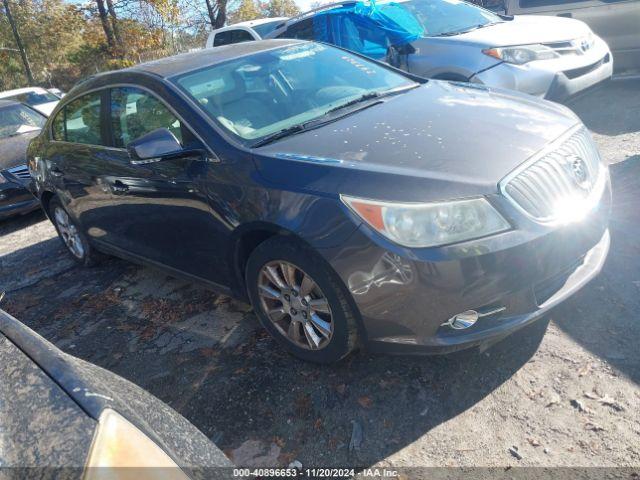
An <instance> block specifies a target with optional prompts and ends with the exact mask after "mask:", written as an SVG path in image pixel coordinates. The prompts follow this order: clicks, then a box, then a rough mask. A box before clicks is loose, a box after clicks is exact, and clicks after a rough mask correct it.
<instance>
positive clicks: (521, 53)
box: [482, 44, 560, 65]
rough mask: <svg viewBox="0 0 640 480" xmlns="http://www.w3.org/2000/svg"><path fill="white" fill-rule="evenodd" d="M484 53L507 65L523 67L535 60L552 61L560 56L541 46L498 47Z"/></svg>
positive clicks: (488, 49) (483, 51)
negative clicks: (512, 64)
mask: <svg viewBox="0 0 640 480" xmlns="http://www.w3.org/2000/svg"><path fill="white" fill-rule="evenodd" d="M482 53H484V54H485V55H489V56H490V57H493V58H497V59H498V60H502V61H503V62H507V63H514V64H516V65H523V64H525V63H528V62H533V61H534V60H550V59H552V58H558V57H559V56H560V55H559V54H558V53H557V52H555V51H554V50H553V49H551V48H549V47H547V46H545V45H540V44H533V45H522V46H517V47H496V48H487V49H485V50H482Z"/></svg>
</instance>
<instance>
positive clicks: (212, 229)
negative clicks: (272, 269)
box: [105, 87, 229, 285]
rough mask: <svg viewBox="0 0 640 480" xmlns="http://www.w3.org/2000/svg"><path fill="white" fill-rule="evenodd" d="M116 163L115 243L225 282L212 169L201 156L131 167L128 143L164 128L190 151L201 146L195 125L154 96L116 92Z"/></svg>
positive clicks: (110, 178) (111, 179) (111, 181)
mask: <svg viewBox="0 0 640 480" xmlns="http://www.w3.org/2000/svg"><path fill="white" fill-rule="evenodd" d="M109 105H110V108H109V112H110V113H109V130H110V136H111V137H112V146H113V147H114V148H113V149H112V154H111V165H110V168H109V174H108V175H107V176H105V183H106V185H107V186H108V189H109V191H110V194H111V198H112V201H111V204H112V205H113V212H112V215H111V218H110V222H109V230H108V238H109V240H110V243H111V244H112V245H113V246H115V247H117V248H119V249H121V250H124V251H125V252H128V253H132V254H134V255H136V256H139V257H142V258H144V259H146V260H150V261H152V262H156V263H158V264H162V265H163V266H168V267H170V268H173V269H176V270H179V271H181V272H184V273H187V274H190V275H195V276H198V277H201V278H204V279H207V280H210V281H212V282H215V283H218V284H221V285H226V284H227V283H228V282H227V281H226V280H227V279H228V278H229V277H228V269H227V263H226V243H225V242H226V239H227V232H226V229H225V228H224V225H223V223H222V222H221V221H220V220H219V219H218V218H217V217H216V216H215V215H214V214H213V212H212V210H211V208H210V207H209V204H208V202H207V197H206V194H205V191H204V187H203V181H204V179H205V177H206V175H207V171H208V169H209V168H215V165H214V164H211V163H208V162H207V161H205V160H204V159H203V157H201V156H198V155H191V156H184V157H180V158H172V159H165V160H161V161H158V162H155V163H147V164H138V165H134V164H132V163H131V160H130V158H129V155H128V153H127V150H126V146H127V145H128V144H129V143H130V142H131V141H133V140H135V139H137V138H139V137H141V136H142V135H144V134H146V133H149V132H151V131H153V130H156V129H158V128H167V129H169V130H170V131H171V132H172V133H173V134H174V135H175V136H176V138H177V139H178V140H179V141H180V143H181V144H182V145H183V147H185V148H186V149H193V148H198V147H202V144H201V143H200V141H199V140H198V139H196V138H195V137H194V136H193V134H192V133H191V131H190V130H189V128H188V127H187V126H186V125H184V124H183V123H182V122H181V121H180V120H179V119H178V118H177V116H176V115H174V114H173V113H172V111H171V110H170V109H169V108H168V107H167V106H166V105H165V104H164V103H163V102H162V101H161V100H159V99H158V98H157V97H156V96H154V95H153V94H151V93H149V92H147V91H146V90H141V89H138V88H134V87H122V88H113V89H111V91H110V101H109Z"/></svg>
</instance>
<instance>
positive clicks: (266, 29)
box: [251, 20, 285, 38]
mask: <svg viewBox="0 0 640 480" xmlns="http://www.w3.org/2000/svg"><path fill="white" fill-rule="evenodd" d="M284 22H285V21H284V20H274V21H273V22H267V23H263V24H261V25H254V26H253V27H251V28H253V29H254V30H255V31H256V33H257V34H258V35H260V37H262V38H264V36H265V35H266V34H268V33H271V32H273V31H274V30H275V29H276V27H277V26H278V25H281V24H282V23H284Z"/></svg>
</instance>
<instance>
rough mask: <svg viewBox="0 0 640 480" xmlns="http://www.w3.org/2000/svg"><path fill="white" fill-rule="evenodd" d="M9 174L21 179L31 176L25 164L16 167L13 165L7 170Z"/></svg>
mask: <svg viewBox="0 0 640 480" xmlns="http://www.w3.org/2000/svg"><path fill="white" fill-rule="evenodd" d="M7 172H9V173H10V174H11V175H13V176H14V177H16V178H21V179H23V180H27V179H29V178H31V174H30V173H29V168H28V167H27V166H26V165H18V166H17V167H13V168H10V169H8V170H7Z"/></svg>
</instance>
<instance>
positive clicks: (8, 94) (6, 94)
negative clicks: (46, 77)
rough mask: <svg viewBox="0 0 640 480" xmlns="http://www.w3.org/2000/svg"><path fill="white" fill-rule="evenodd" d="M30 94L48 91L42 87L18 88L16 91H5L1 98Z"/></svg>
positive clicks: (0, 94)
mask: <svg viewBox="0 0 640 480" xmlns="http://www.w3.org/2000/svg"><path fill="white" fill-rule="evenodd" d="M28 92H38V93H42V92H46V90H45V89H44V88H42V87H24V88H16V89H14V90H5V91H4V92H0V98H3V97H12V96H13V95H20V94H21V93H28Z"/></svg>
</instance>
